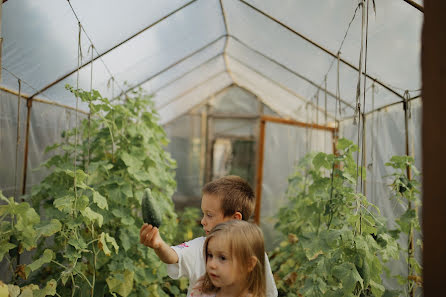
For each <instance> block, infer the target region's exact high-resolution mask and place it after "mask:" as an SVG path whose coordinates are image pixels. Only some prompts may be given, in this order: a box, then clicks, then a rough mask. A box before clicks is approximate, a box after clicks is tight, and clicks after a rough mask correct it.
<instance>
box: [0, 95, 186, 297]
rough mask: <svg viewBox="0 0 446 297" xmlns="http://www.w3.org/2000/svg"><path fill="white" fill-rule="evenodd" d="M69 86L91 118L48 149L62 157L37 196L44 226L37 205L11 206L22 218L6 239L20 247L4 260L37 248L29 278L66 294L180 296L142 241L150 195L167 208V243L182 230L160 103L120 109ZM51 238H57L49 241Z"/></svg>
mask: <svg viewBox="0 0 446 297" xmlns="http://www.w3.org/2000/svg"><path fill="white" fill-rule="evenodd" d="M68 88H69V89H70V91H71V92H73V94H74V95H75V96H76V97H78V98H80V99H81V100H82V101H84V102H87V103H88V105H89V107H90V111H91V118H90V119H85V120H83V121H82V123H81V125H80V126H79V127H78V128H77V127H76V128H74V129H73V130H70V131H65V132H64V133H63V135H62V136H63V138H64V141H63V142H62V143H58V144H55V145H53V146H51V147H49V148H47V151H55V152H56V154H55V155H54V156H53V157H51V158H50V159H49V160H47V161H46V162H45V163H44V164H43V166H45V167H47V168H52V172H51V173H50V174H49V175H48V176H47V177H46V178H45V179H44V180H43V181H42V182H41V183H40V184H39V185H38V186H36V187H34V188H33V189H32V194H31V200H32V203H33V207H34V209H39V210H41V217H42V218H45V220H44V221H45V222H44V223H42V225H41V226H40V225H39V226H37V227H34V225H36V224H38V223H39V221H38V217H39V216H38V215H37V214H36V212H35V211H34V209H33V208H29V206H28V207H25V206H23V205H22V204H19V205H17V206H16V205H15V204H14V205H13V204H12V201H10V203H9V204H8V205H9V206H8V207H9V210H8V211H9V213H10V214H11V215H15V216H17V218H16V219H15V220H16V223H15V224H10V223H6V224H4V225H3V224H2V228H12V231H11V232H10V236H9V237H8V238H5V239H3V238H2V241H3V240H4V241H5V242H8V243H9V242H10V239H11V236H15V238H16V239H17V241H18V242H19V244H9V245H3V244H2V253H3V254H4V253H5V252H7V251H8V250H10V249H13V248H15V247H16V246H17V245H18V246H19V247H23V248H25V249H32V248H34V247H36V246H37V247H38V250H37V253H36V254H37V257H38V259H37V260H36V261H35V262H33V263H32V264H30V265H27V266H26V268H25V271H28V270H31V271H32V272H33V273H31V274H30V275H29V279H28V281H31V282H33V281H34V282H36V283H42V282H45V281H47V280H50V279H52V280H56V281H55V282H57V284H60V285H59V286H58V294H59V295H61V296H68V295H71V296H105V295H106V296H111V295H113V296H117V294H119V295H120V296H169V295H171V296H173V295H176V293H177V292H179V288H177V287H175V285H172V284H171V283H170V282H168V281H166V280H165V276H166V275H167V274H166V271H165V265H164V264H162V263H161V261H160V260H159V259H158V257H157V256H156V255H155V253H154V252H153V250H151V249H148V248H146V247H145V246H143V245H141V244H140V243H139V228H140V226H141V225H142V223H143V222H142V218H141V200H142V195H143V191H144V189H146V188H150V189H151V192H152V195H153V196H155V197H156V200H157V201H163V203H164V204H165V205H167V207H166V209H167V210H166V211H165V212H164V213H163V222H164V224H163V226H161V228H160V232H161V233H162V236H163V238H165V239H166V240H167V241H171V240H172V239H173V237H174V236H175V234H176V232H175V230H176V226H177V217H176V214H175V212H174V211H173V202H172V200H171V196H172V194H173V193H174V190H175V187H176V183H175V180H174V168H175V162H174V161H173V160H172V159H171V158H170V156H169V154H168V153H167V152H166V151H165V150H164V147H165V146H166V145H167V143H168V141H167V138H166V134H165V132H164V130H163V129H162V128H161V127H160V126H159V125H158V124H157V120H158V117H157V115H156V113H155V112H154V111H153V104H152V103H151V101H150V100H149V97H147V96H144V95H143V94H142V93H141V91H138V92H134V93H132V94H131V95H130V96H128V97H126V98H125V100H124V101H123V102H115V103H114V104H112V102H110V101H109V100H108V99H107V98H103V97H102V96H101V95H100V94H99V93H98V92H97V91H92V92H85V91H82V90H75V89H73V88H70V87H68ZM4 208H5V207H4V206H2V208H1V209H2V212H3V213H5V211H4ZM16 209H18V210H16ZM19 215H21V216H19ZM24 215H25V216H24ZM22 217H23V218H22ZM11 222H13V220H11ZM56 222H57V223H56ZM3 226H6V227H3ZM8 226H9V227H8ZM19 228H22V229H19ZM25 229H26V230H25ZM28 229H29V230H28ZM14 230H18V231H20V232H21V233H17V232H15V231H14ZM25 231H27V232H28V233H29V234H31V235H32V236H31V235H28V233H26V235H25V233H24V232H25ZM39 235H40V237H39ZM50 235H53V236H52V238H51V240H50V241H45V240H40V238H41V237H42V236H50ZM44 249H45V251H43V250H44ZM3 250H5V251H3ZM19 252H20V250H19ZM43 264H45V269H43V270H42V269H40V270H39V271H38V273H37V272H36V273H34V271H36V270H37V269H38V268H39V267H40V266H41V265H43ZM26 276H28V275H26ZM50 281H51V280H50Z"/></svg>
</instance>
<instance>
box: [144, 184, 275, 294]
mask: <svg viewBox="0 0 446 297" xmlns="http://www.w3.org/2000/svg"><path fill="white" fill-rule="evenodd" d="M202 192H203V197H202V198H201V210H202V212H203V218H202V219H201V224H202V225H203V229H204V231H205V232H206V235H208V234H209V232H210V231H211V230H212V228H214V227H215V226H216V225H218V224H219V223H223V222H226V221H229V220H245V221H247V220H248V219H249V218H250V217H251V214H252V213H253V211H254V206H255V197H254V192H253V191H252V189H251V187H250V186H249V184H248V183H247V182H246V181H245V180H243V179H242V178H241V177H238V176H225V177H222V178H219V179H217V180H214V181H212V182H209V183H207V184H206V185H205V186H204V187H203V191H202ZM205 240H206V237H198V238H195V239H193V240H191V241H188V242H185V243H182V244H180V245H177V246H172V247H171V246H169V245H168V244H167V243H165V242H164V241H163V239H162V238H161V236H160V235H159V231H158V228H156V227H152V225H147V224H144V225H143V226H142V227H141V230H140V242H141V243H142V244H144V245H146V246H148V247H151V248H152V249H154V250H155V253H156V254H157V255H158V257H159V258H160V259H161V261H163V262H164V263H166V264H168V265H167V274H168V275H169V276H170V277H171V278H173V279H178V278H180V277H182V276H185V277H187V278H188V279H189V288H188V296H189V293H190V291H191V290H192V288H193V287H194V286H195V283H196V282H197V280H198V279H199V278H200V277H201V276H202V275H204V274H205V273H206V266H205V259H204V255H203V244H204V242H205ZM265 273H266V296H267V297H276V296H277V289H276V285H275V283H274V279H273V275H272V273H271V267H270V264H269V261H268V257H267V256H266V254H265Z"/></svg>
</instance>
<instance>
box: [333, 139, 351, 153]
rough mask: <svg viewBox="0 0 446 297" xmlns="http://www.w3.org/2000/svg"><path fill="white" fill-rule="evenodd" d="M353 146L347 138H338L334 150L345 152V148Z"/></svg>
mask: <svg viewBox="0 0 446 297" xmlns="http://www.w3.org/2000/svg"><path fill="white" fill-rule="evenodd" d="M352 145H353V141H351V140H348V139H347V138H340V139H338V143H337V145H336V148H337V149H338V150H345V149H346V148H348V147H350V146H352Z"/></svg>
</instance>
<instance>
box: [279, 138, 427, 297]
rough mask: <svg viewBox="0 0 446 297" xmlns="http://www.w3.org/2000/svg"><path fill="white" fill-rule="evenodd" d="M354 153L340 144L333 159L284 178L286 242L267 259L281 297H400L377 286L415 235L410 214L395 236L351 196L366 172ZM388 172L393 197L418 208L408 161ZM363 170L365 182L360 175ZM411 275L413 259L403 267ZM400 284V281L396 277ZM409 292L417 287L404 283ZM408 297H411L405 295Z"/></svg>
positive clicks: (310, 159) (305, 163)
mask: <svg viewBox="0 0 446 297" xmlns="http://www.w3.org/2000/svg"><path fill="white" fill-rule="evenodd" d="M357 151H358V147H357V146H356V145H354V144H353V143H352V142H351V141H349V140H346V139H340V140H339V141H338V143H337V154H336V155H335V154H325V153H317V154H309V155H307V156H306V157H305V158H303V159H302V160H301V162H300V164H299V166H298V168H297V170H296V172H295V173H294V174H293V175H292V176H291V177H290V178H289V185H288V190H287V196H288V198H289V205H287V206H286V207H284V208H281V209H280V211H279V214H278V218H279V220H278V223H277V224H276V228H277V229H278V230H279V231H281V232H282V234H284V235H285V236H286V237H287V240H286V241H284V242H282V243H281V245H280V247H278V248H276V249H275V250H274V251H273V253H272V255H271V266H272V270H273V272H274V274H275V277H276V282H277V287H278V290H279V295H281V296H290V297H291V296H339V297H340V296H378V297H380V296H384V295H385V296H399V294H400V293H401V292H396V291H391V290H387V289H386V288H385V287H384V285H383V282H382V275H383V273H384V272H385V271H386V266H385V265H386V264H385V263H386V262H388V261H389V260H390V259H397V258H398V257H399V255H400V252H401V250H402V249H403V248H402V247H400V245H399V244H398V243H397V239H398V238H399V236H400V235H401V233H406V234H409V233H410V232H412V231H410V230H412V228H418V229H419V223H418V217H417V216H416V211H415V208H410V207H409V208H408V207H407V205H406V209H407V211H406V212H405V213H404V214H403V215H402V216H401V218H399V219H398V221H397V222H398V226H399V227H400V228H399V229H397V230H389V229H388V228H387V224H386V220H385V219H384V218H383V217H382V216H381V214H380V211H379V209H378V208H377V207H376V206H375V205H373V204H372V203H370V202H369V201H368V200H367V198H366V197H365V196H364V195H363V194H361V193H359V192H358V191H356V185H357V179H360V176H362V177H363V178H365V169H364V168H360V167H358V166H357V165H356V163H355V161H354V158H353V153H354V152H357ZM387 165H388V166H392V167H394V168H395V169H396V170H397V172H396V173H395V174H394V175H393V179H394V183H393V184H392V188H393V189H394V193H395V196H396V197H397V198H398V199H400V201H402V200H406V204H407V201H413V202H414V204H413V205H414V206H415V205H417V206H418V205H419V201H418V200H417V199H416V197H417V195H416V194H417V193H418V190H417V186H418V184H417V183H416V181H415V180H413V179H410V180H409V179H408V178H407V176H406V175H405V171H406V169H407V167H410V168H412V170H413V171H414V172H415V173H416V171H415V170H416V169H415V168H414V166H413V159H412V158H410V157H406V156H403V157H398V156H397V157H393V158H392V160H391V162H389V163H388V164H387ZM361 170H362V174H360V173H361ZM407 261H408V263H409V264H410V266H411V267H412V268H411V269H412V270H411V275H412V276H419V275H421V266H420V265H419V264H418V263H416V260H415V257H414V254H413V251H412V253H411V254H409V257H408V259H407ZM399 278H400V279H404V278H403V277H401V276H399ZM405 282H406V283H407V282H409V283H411V284H410V286H411V287H410V288H409V289H408V290H406V293H407V292H409V291H410V290H411V288H412V287H413V286H414V284H415V283H414V281H410V280H409V279H408V278H407V277H406V278H405ZM407 296H409V295H407Z"/></svg>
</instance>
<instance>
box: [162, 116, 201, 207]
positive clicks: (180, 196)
mask: <svg viewBox="0 0 446 297" xmlns="http://www.w3.org/2000/svg"><path fill="white" fill-rule="evenodd" d="M164 129H165V130H166V133H167V136H168V137H169V139H170V143H169V145H168V147H167V150H168V151H169V152H170V154H171V155H172V157H173V158H174V159H175V160H176V161H177V169H176V176H175V180H176V181H177V191H176V192H175V194H174V196H173V200H174V202H175V205H176V206H177V208H180V207H182V206H195V207H200V204H201V189H202V187H203V172H200V170H201V167H200V156H201V141H205V140H204V139H201V138H200V135H201V116H200V115H183V116H181V117H179V118H177V119H175V120H174V121H172V122H171V123H169V124H168V125H166V126H164Z"/></svg>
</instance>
